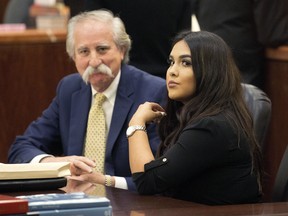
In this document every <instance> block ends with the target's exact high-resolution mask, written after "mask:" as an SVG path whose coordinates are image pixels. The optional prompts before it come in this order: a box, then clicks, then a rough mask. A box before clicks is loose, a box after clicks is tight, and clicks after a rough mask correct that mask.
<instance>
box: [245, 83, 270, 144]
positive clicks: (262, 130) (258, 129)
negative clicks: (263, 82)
mask: <svg viewBox="0 0 288 216" xmlns="http://www.w3.org/2000/svg"><path fill="white" fill-rule="evenodd" d="M242 87H243V95H244V100H245V101H246V103H247V106H248V109H249V110H250V112H251V114H252V118H253V124H254V125H253V127H254V131H255V134H256V138H257V140H258V142H259V144H260V146H261V148H262V149H263V148H264V141H265V137H266V132H267V129H268V126H269V123H270V117H271V100H270V99H269V98H268V96H267V95H266V94H265V93H264V92H263V91H262V90H261V89H259V88H257V87H256V86H253V85H250V84H244V83H242Z"/></svg>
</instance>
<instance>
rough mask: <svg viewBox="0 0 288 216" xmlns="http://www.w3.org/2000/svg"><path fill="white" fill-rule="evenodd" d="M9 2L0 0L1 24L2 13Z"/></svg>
mask: <svg viewBox="0 0 288 216" xmlns="http://www.w3.org/2000/svg"><path fill="white" fill-rule="evenodd" d="M8 2H9V0H0V23H2V22H3V18H4V13H5V10H6V6H7V4H8Z"/></svg>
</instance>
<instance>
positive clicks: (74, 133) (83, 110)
mask: <svg viewBox="0 0 288 216" xmlns="http://www.w3.org/2000/svg"><path fill="white" fill-rule="evenodd" d="M90 106H91V87H90V85H86V84H84V83H83V84H82V85H81V89H80V90H79V91H76V92H75V93H73V94H72V99H71V118H70V119H71V122H70V132H69V133H70V134H69V137H70V139H69V142H70V143H69V145H68V146H69V149H68V152H69V154H70V155H71V154H76V155H82V153H83V146H84V139H85V134H86V126H87V119H88V114H89V109H90Z"/></svg>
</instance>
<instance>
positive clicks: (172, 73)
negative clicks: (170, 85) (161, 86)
mask: <svg viewBox="0 0 288 216" xmlns="http://www.w3.org/2000/svg"><path fill="white" fill-rule="evenodd" d="M177 74H178V73H177V67H176V66H175V64H174V65H172V66H170V67H169V68H168V70H167V75H168V76H177Z"/></svg>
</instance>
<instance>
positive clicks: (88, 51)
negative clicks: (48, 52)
mask: <svg viewBox="0 0 288 216" xmlns="http://www.w3.org/2000/svg"><path fill="white" fill-rule="evenodd" d="M74 41H75V50H74V53H75V55H74V61H75V64H76V68H77V70H78V72H79V73H80V74H81V75H83V73H84V72H85V70H86V68H87V67H88V66H92V67H94V68H97V67H98V66H99V65H101V64H104V65H106V66H107V67H109V68H110V69H111V71H112V73H113V75H114V77H115V76H116V75H117V74H118V72H119V70H120V67H121V61H122V60H123V58H124V51H123V50H119V49H118V47H117V46H116V44H115V42H114V40H113V35H112V32H111V27H110V26H109V25H107V24H103V23H101V22H95V21H85V22H82V23H78V24H76V26H75V31H74ZM113 79H114V78H112V77H111V76H108V75H107V74H103V73H93V74H92V75H90V76H89V82H90V83H91V85H92V86H93V87H94V89H95V90H96V91H99V92H102V91H104V90H105V89H107V88H108V86H109V85H110V84H111V82H112V81H113Z"/></svg>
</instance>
